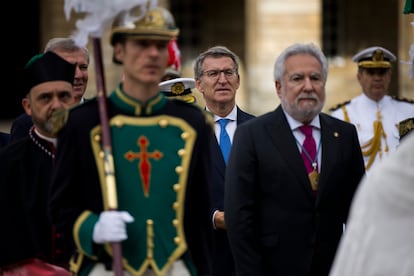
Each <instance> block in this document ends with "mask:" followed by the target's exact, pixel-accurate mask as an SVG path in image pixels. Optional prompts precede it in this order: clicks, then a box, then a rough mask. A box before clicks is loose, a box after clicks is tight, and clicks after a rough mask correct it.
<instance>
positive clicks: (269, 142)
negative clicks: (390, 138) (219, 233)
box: [224, 44, 365, 276]
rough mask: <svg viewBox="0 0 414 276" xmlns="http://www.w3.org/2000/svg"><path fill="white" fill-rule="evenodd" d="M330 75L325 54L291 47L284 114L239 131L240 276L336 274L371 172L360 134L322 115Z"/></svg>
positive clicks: (277, 72)
mask: <svg viewBox="0 0 414 276" xmlns="http://www.w3.org/2000/svg"><path fill="white" fill-rule="evenodd" d="M327 75H328V63H327V60H326V57H325V56H324V54H323V53H322V51H321V50H320V49H319V48H318V47H316V46H315V45H313V44H294V45H292V46H290V47H288V48H287V49H286V50H284V51H283V52H282V54H281V55H280V56H279V57H278V58H277V60H276V63H275V66H274V81H275V87H276V91H277V94H278V96H279V98H280V101H281V104H280V106H279V107H277V108H276V109H275V110H274V111H273V112H269V113H267V114H264V115H261V116H259V117H256V118H254V119H251V120H249V121H247V122H245V123H243V124H242V125H240V126H238V127H237V129H236V132H235V135H234V139H233V146H232V150H231V152H230V158H229V161H228V164H227V170H226V180H225V197H224V211H225V214H226V216H225V222H226V224H227V232H228V237H229V242H230V247H231V249H232V252H233V257H234V261H235V266H236V275H296V276H309V275H312V276H326V275H328V273H329V270H330V267H331V264H332V261H333V258H334V256H335V252H336V249H337V246H338V243H339V240H340V238H341V235H342V232H343V225H344V224H345V222H346V220H347V216H348V211H349V206H350V204H351V200H352V198H353V195H354V192H355V190H356V189H357V186H358V183H359V181H360V179H361V178H362V176H363V175H364V172H365V170H364V163H363V158H362V154H361V150H360V147H359V143H358V136H357V132H356V129H355V127H354V126H353V125H352V124H349V123H346V122H343V121H341V120H339V119H336V118H333V117H331V116H329V115H326V114H323V113H321V110H322V107H323V105H324V102H325V97H326V94H325V84H326V80H327Z"/></svg>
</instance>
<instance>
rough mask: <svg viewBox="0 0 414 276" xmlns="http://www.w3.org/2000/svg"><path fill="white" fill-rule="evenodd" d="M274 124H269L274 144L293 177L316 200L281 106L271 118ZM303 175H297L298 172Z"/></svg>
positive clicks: (268, 129) (269, 131)
mask: <svg viewBox="0 0 414 276" xmlns="http://www.w3.org/2000/svg"><path fill="white" fill-rule="evenodd" d="M271 120H272V123H271V124H268V128H267V131H268V133H269V135H270V136H271V138H272V141H273V144H274V145H275V147H276V148H277V149H278V151H279V152H280V154H281V156H282V157H283V158H284V160H285V162H286V163H287V164H288V165H287V167H288V168H292V172H291V173H292V175H294V176H295V177H296V178H297V180H298V182H299V183H301V185H302V186H303V188H304V189H305V190H306V192H307V193H308V194H309V197H310V198H312V199H313V198H314V196H313V193H312V189H311V186H310V182H309V179H308V176H307V172H306V168H305V165H304V164H303V160H302V157H301V155H300V153H299V150H298V146H297V144H296V140H295V137H294V136H293V133H292V131H291V129H290V126H289V124H288V122H287V119H286V117H285V114H284V113H283V110H282V108H281V106H279V107H278V108H277V109H276V110H275V111H274V116H272V117H271ZM298 171H299V172H302V173H297V172H298Z"/></svg>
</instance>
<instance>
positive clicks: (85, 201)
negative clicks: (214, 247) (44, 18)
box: [49, 7, 214, 276]
mask: <svg viewBox="0 0 414 276" xmlns="http://www.w3.org/2000/svg"><path fill="white" fill-rule="evenodd" d="M134 12H136V14H135V15H136V17H135V16H131V15H130V16H129V17H121V15H120V16H119V17H118V18H116V20H114V24H113V27H112V31H111V35H110V41H111V45H112V46H113V50H114V51H113V55H114V56H113V60H114V61H115V62H116V63H118V64H122V70H123V79H122V82H120V83H119V85H118V87H117V88H116V89H115V90H114V91H112V93H110V95H109V96H108V98H107V101H106V104H107V114H108V119H109V120H108V124H109V129H110V133H111V140H112V144H111V150H112V155H110V156H109V159H111V160H109V161H113V168H112V167H111V168H109V169H110V172H111V173H112V175H109V176H112V178H110V180H111V182H110V183H109V184H114V183H112V182H115V184H116V185H114V186H112V185H108V187H115V189H109V190H108V187H107V185H106V184H108V182H107V181H105V174H106V172H107V171H108V170H107V169H108V164H111V162H108V160H104V158H103V156H105V154H104V151H105V148H104V147H103V146H102V144H103V141H102V139H103V124H102V123H103V122H102V121H101V120H100V110H101V109H99V107H100V105H99V103H100V102H99V99H90V100H89V101H87V102H85V103H84V104H82V105H79V106H77V107H75V108H74V109H72V110H71V111H70V113H69V115H68V119H67V123H66V124H65V127H64V128H63V129H62V131H61V132H60V134H59V148H60V151H59V154H58V155H57V158H56V174H55V175H54V177H53V181H52V188H51V200H50V204H49V207H50V211H51V217H52V220H53V222H54V223H56V224H57V225H58V226H59V229H62V230H63V232H64V233H66V234H67V235H69V236H71V237H73V241H72V242H73V243H74V245H75V246H76V253H75V254H74V256H73V258H72V260H71V263H70V269H71V272H72V273H73V274H74V275H99V276H102V275H114V271H116V266H114V261H116V260H115V259H116V258H115V257H116V256H115V254H114V244H118V243H121V247H122V260H121V264H122V269H123V272H122V273H125V274H123V275H179V276H184V275H208V274H210V261H209V258H210V254H211V253H210V246H211V230H210V218H209V199H210V197H209V192H208V191H209V190H208V185H207V182H208V179H209V174H210V171H211V170H210V156H209V143H210V139H211V138H214V136H213V132H212V125H211V117H210V115H208V114H207V113H206V112H204V111H203V110H202V109H201V108H199V107H197V106H196V105H192V104H188V103H185V102H184V101H171V100H168V99H167V98H166V96H165V95H164V94H163V93H161V92H160V89H159V83H160V81H161V78H162V76H163V75H164V73H165V69H166V65H167V60H168V49H167V45H168V42H169V41H170V40H171V39H174V38H176V36H177V35H178V33H179V29H178V28H177V27H176V25H175V22H174V18H173V17H172V15H171V14H170V12H169V11H168V10H166V9H164V8H161V7H155V8H151V9H148V10H145V9H144V8H142V7H141V9H136V10H135V11H134ZM142 12H145V14H142ZM137 17H138V18H139V19H138V20H137V19H136V18H137ZM128 18H134V20H135V21H133V22H130V21H128V22H127V21H125V20H126V19H128ZM98 97H99V94H98ZM113 201H116V202H117V209H116V210H113V209H111V202H113Z"/></svg>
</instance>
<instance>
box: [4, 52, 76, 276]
mask: <svg viewBox="0 0 414 276" xmlns="http://www.w3.org/2000/svg"><path fill="white" fill-rule="evenodd" d="M75 67H76V65H74V64H71V63H69V62H67V61H65V60H64V59H62V58H61V57H60V56H58V55H56V54H55V53H52V52H47V53H45V54H40V55H37V56H35V57H33V58H32V59H31V60H30V61H29V62H28V63H27V65H26V66H25V68H24V70H23V72H22V78H23V79H22V83H23V84H24V85H23V86H24V88H23V89H24V90H23V91H26V93H27V94H26V95H25V96H24V98H23V100H22V104H23V108H24V109H25V111H26V113H27V114H28V115H30V116H31V117H32V119H33V127H32V128H31V129H30V131H29V134H28V135H27V137H24V138H22V139H19V140H17V141H14V142H11V143H9V144H8V145H7V146H5V147H4V148H2V149H1V150H0V210H1V211H0V216H1V218H2V221H3V225H2V227H1V228H0V238H1V240H0V244H1V248H2V250H1V253H0V270H1V272H3V273H5V274H2V275H16V274H17V273H18V272H17V271H19V274H20V273H23V274H24V273H26V274H27V275H33V274H30V271H27V269H28V267H30V266H31V265H34V266H37V265H39V266H41V267H44V265H45V263H51V264H62V263H63V262H65V258H64V254H63V253H64V252H62V249H63V248H61V247H60V246H59V245H60V243H61V240H60V239H59V236H56V235H55V233H54V231H53V227H52V224H51V223H50V220H49V217H48V213H47V202H48V190H49V184H50V178H51V174H52V170H53V165H54V157H55V147H56V132H57V131H58V129H59V127H60V126H59V124H61V123H62V122H63V121H62V120H56V119H57V118H58V117H59V116H56V114H64V112H62V111H64V110H65V109H68V108H69V107H71V106H72V105H73V104H74V103H75V102H74V97H73V87H72V85H73V77H74V75H75ZM55 122H58V123H57V124H55ZM66 261H67V260H66ZM44 262H45V263H44ZM52 268H53V269H56V270H57V271H60V272H63V274H59V273H58V272H56V273H57V274H53V275H69V274H68V272H67V271H66V270H63V269H59V268H58V267H52ZM26 274H25V275H26Z"/></svg>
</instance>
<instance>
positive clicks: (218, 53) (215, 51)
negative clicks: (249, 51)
mask: <svg viewBox="0 0 414 276" xmlns="http://www.w3.org/2000/svg"><path fill="white" fill-rule="evenodd" d="M207 57H213V58H220V57H229V58H231V59H232V60H233V63H234V68H233V69H234V70H235V72H236V74H237V75H238V74H239V57H238V56H237V55H236V54H235V53H233V52H232V51H230V50H229V49H228V48H227V47H225V46H214V47H211V48H209V49H208V50H206V51H205V52H203V53H201V54H200V55H199V56H198V57H197V58H196V60H195V63H194V78H195V79H196V80H197V79H200V78H201V77H202V76H203V63H204V60H205V59H206V58H207Z"/></svg>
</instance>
